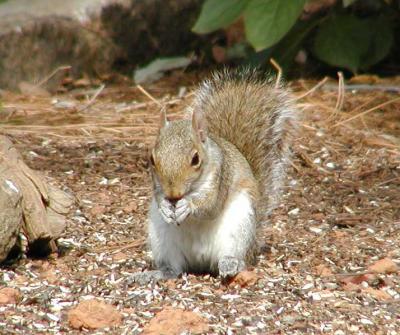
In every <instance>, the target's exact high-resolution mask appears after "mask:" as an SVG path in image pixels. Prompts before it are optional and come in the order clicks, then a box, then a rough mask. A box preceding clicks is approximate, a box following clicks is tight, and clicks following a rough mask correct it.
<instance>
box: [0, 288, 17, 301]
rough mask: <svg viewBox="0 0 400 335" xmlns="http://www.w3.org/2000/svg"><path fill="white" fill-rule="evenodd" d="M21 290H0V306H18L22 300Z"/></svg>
mask: <svg viewBox="0 0 400 335" xmlns="http://www.w3.org/2000/svg"><path fill="white" fill-rule="evenodd" d="M20 296H21V294H20V292H19V290H17V289H15V288H12V287H4V288H2V289H0V305H7V304H16V303H17V302H18V301H19V299H20Z"/></svg>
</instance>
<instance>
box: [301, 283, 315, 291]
mask: <svg viewBox="0 0 400 335" xmlns="http://www.w3.org/2000/svg"><path fill="white" fill-rule="evenodd" d="M312 288H314V284H313V283H307V284H305V285H304V286H303V287H302V288H301V289H302V290H303V291H308V290H311V289H312Z"/></svg>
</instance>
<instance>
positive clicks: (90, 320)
mask: <svg viewBox="0 0 400 335" xmlns="http://www.w3.org/2000/svg"><path fill="white" fill-rule="evenodd" d="M121 320H122V314H121V313H120V312H119V311H118V310H117V309H116V308H115V307H114V306H112V305H109V304H106V303H104V302H102V301H100V300H96V299H91V300H86V301H82V302H80V303H79V304H78V306H76V307H75V308H74V309H72V310H70V311H69V313H68V322H69V324H70V326H71V327H72V328H74V329H81V328H89V329H98V328H105V327H112V326H117V325H119V324H120V323H121Z"/></svg>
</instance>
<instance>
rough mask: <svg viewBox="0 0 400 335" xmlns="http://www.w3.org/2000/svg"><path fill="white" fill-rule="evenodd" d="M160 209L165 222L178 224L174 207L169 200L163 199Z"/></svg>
mask: <svg viewBox="0 0 400 335" xmlns="http://www.w3.org/2000/svg"><path fill="white" fill-rule="evenodd" d="M159 209H160V214H161V216H162V218H163V220H164V221H165V222H167V223H169V224H175V223H176V219H175V211H174V207H173V206H172V204H171V203H170V202H169V201H168V200H166V199H163V200H162V201H161V202H160V207H159Z"/></svg>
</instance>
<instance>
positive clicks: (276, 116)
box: [134, 69, 297, 283]
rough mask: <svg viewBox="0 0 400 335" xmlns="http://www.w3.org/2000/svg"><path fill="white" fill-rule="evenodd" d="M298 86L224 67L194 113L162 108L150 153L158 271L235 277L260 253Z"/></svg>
mask: <svg viewBox="0 0 400 335" xmlns="http://www.w3.org/2000/svg"><path fill="white" fill-rule="evenodd" d="M293 101H294V99H293V96H292V95H291V93H290V91H289V90H288V89H287V88H285V87H284V86H283V85H282V84H280V83H278V84H276V83H275V82H273V78H272V77H269V78H268V79H262V78H260V76H259V74H258V73H257V72H256V71H255V70H250V69H245V70H243V69H242V70H236V71H228V70H225V71H222V72H217V73H215V74H214V75H213V76H212V78H211V79H209V80H206V81H204V82H203V83H202V84H201V85H200V87H199V88H198V89H197V91H196V92H195V98H194V101H193V103H192V104H191V106H190V107H189V108H188V111H187V112H188V113H187V114H188V115H189V116H190V118H188V119H184V120H178V121H173V122H172V121H168V120H167V117H166V112H165V109H163V110H162V111H161V125H160V129H159V133H158V136H157V139H156V142H155V145H154V148H153V149H152V151H151V155H150V166H151V168H150V170H151V175H152V180H153V190H154V194H153V198H152V200H151V205H150V213H149V227H148V230H149V243H150V247H151V251H152V255H153V259H154V262H155V265H156V268H157V270H153V271H146V272H141V273H137V274H135V275H134V281H137V282H141V283H144V282H147V281H149V280H152V279H163V278H164V279H165V278H174V277H176V276H178V275H179V274H181V273H185V272H189V273H211V274H214V275H220V276H221V277H222V278H225V279H226V278H229V277H233V276H235V275H236V274H237V273H238V272H240V271H241V270H243V269H244V268H245V267H246V266H247V265H250V264H253V263H254V262H255V258H256V255H257V243H256V228H257V226H258V223H259V222H260V221H262V218H263V217H265V215H266V214H268V213H269V212H270V211H271V210H272V209H273V208H274V206H275V205H276V203H277V201H278V199H279V191H280V188H281V184H282V181H283V178H284V176H285V172H286V168H287V162H288V158H289V152H290V150H289V148H290V146H291V145H292V138H293V130H294V129H295V124H296V117H297V108H296V105H295V103H294V102H293Z"/></svg>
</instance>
